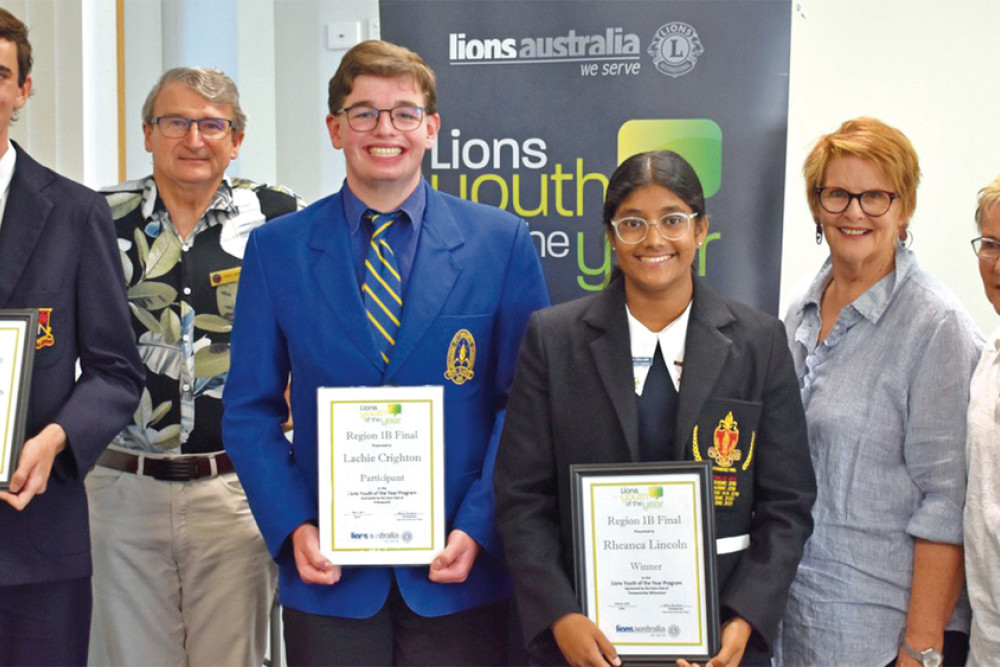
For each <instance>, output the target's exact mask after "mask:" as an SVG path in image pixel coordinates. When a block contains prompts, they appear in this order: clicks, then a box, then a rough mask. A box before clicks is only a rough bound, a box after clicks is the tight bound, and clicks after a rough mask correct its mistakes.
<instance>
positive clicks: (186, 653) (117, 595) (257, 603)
mask: <svg viewBox="0 0 1000 667" xmlns="http://www.w3.org/2000/svg"><path fill="white" fill-rule="evenodd" d="M86 484H87V496H88V499H89V501H90V527H91V540H92V542H93V557H94V616H93V629H92V632H91V643H90V664H91V665H171V666H173V665H177V666H185V665H193V666H197V665H246V666H255V667H256V666H258V665H261V664H262V662H263V659H264V650H265V646H266V643H267V629H268V614H269V612H270V609H271V603H272V601H273V599H274V591H275V585H276V580H277V572H276V569H275V566H274V563H273V562H272V561H271V558H270V556H269V555H268V553H267V550H266V548H265V546H264V541H263V539H262V538H261V536H260V531H259V530H258V529H257V524H256V523H255V522H254V519H253V515H252V514H251V513H250V507H249V505H248V504H247V499H246V494H245V493H244V492H243V487H242V486H241V485H240V482H239V480H238V479H237V477H236V474H235V473H229V474H227V475H220V476H219V477H214V478H211V479H202V480H196V481H192V482H161V481H158V480H155V479H152V478H149V477H140V476H138V475H135V474H132V473H127V472H121V471H118V470H112V469H109V468H104V467H101V466H97V468H95V469H94V470H93V471H92V472H91V473H90V475H89V476H88V477H87V481H86Z"/></svg>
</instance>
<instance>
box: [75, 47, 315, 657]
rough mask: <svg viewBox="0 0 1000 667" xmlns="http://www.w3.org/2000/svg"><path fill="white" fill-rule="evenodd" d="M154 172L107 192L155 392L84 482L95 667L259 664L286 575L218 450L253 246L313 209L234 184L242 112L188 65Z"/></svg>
mask: <svg viewBox="0 0 1000 667" xmlns="http://www.w3.org/2000/svg"><path fill="white" fill-rule="evenodd" d="M142 115H143V125H142V127H143V133H144V135H145V145H146V150H147V151H149V152H150V153H151V154H152V157H153V174H152V176H150V177H147V178H145V179H141V180H138V181H130V182H127V183H123V184H121V185H118V186H116V187H112V188H108V189H106V190H105V191H104V192H105V195H106V197H107V200H108V203H109V204H110V206H111V210H112V215H113V217H114V219H115V226H116V228H117V234H118V247H119V250H120V254H121V261H122V267H123V269H124V277H125V283H126V285H127V287H128V299H129V306H130V307H131V311H132V326H133V329H134V331H135V336H136V342H137V343H138V345H139V351H140V354H141V356H142V359H143V361H144V362H145V366H146V386H145V389H144V391H143V394H142V400H141V402H140V404H139V408H138V409H137V410H136V412H135V415H134V419H133V422H132V423H131V424H130V425H128V426H126V427H125V429H124V430H123V431H122V432H121V433H120V434H119V435H118V437H116V438H115V440H114V442H113V443H112V446H111V447H110V448H109V449H108V450H107V451H106V452H105V453H104V454H103V455H102V456H101V458H100V459H99V460H98V463H97V468H96V469H95V470H94V472H93V473H92V474H91V476H90V477H89V478H88V480H87V489H88V496H89V498H90V502H91V528H92V531H93V534H94V537H93V541H94V626H95V628H96V632H95V641H94V642H92V650H91V658H92V660H91V662H92V664H94V663H98V664H103V663H105V662H110V663H111V664H148V663H151V662H156V663H162V664H220V665H221V664H234V665H235V664H242V665H259V664H261V663H262V660H263V654H264V648H265V644H266V634H267V619H268V612H269V610H270V606H271V602H272V600H273V595H274V589H275V570H274V565H273V563H272V562H271V560H270V558H269V556H268V553H267V550H266V549H265V547H264V543H263V541H262V539H261V536H260V533H259V531H258V530H257V526H256V524H255V523H254V519H253V516H252V515H251V513H250V509H249V508H248V506H247V501H246V496H245V494H244V493H243V489H242V486H241V485H240V482H239V480H238V479H237V478H236V473H235V472H234V471H233V465H232V462H231V461H230V460H229V457H228V456H227V455H226V453H225V451H224V450H223V444H222V431H221V425H222V401H221V397H222V390H223V387H224V386H225V383H226V378H227V376H228V374H229V331H230V329H231V327H232V322H233V309H234V306H235V302H236V288H237V284H238V280H239V275H240V265H241V263H242V258H243V250H244V246H245V245H246V241H247V237H248V235H249V234H250V231H251V230H252V229H254V228H256V227H258V226H259V225H261V224H262V223H264V221H265V220H268V219H271V218H274V217H277V216H279V215H283V214H285V213H289V212H292V211H295V210H297V209H298V208H301V206H302V202H301V201H300V200H299V199H298V198H297V197H296V196H295V195H294V194H292V193H290V192H289V191H287V190H285V189H283V188H280V187H269V186H266V185H258V184H256V183H253V182H251V181H247V180H243V179H236V178H233V179H229V178H227V177H226V176H225V172H226V168H227V167H228V166H229V162H230V161H231V160H233V159H235V158H236V157H237V155H238V153H239V149H240V144H241V143H242V141H243V136H244V127H245V125H246V115H245V114H244V113H243V110H242V109H241V108H240V104H239V96H238V92H237V90H236V86H235V84H234V83H233V81H232V80H231V79H230V78H229V77H227V76H226V75H225V74H223V73H222V72H220V71H218V70H212V69H201V68H183V67H182V68H176V69H172V70H170V71H168V72H166V73H165V74H164V75H163V77H161V79H160V81H159V82H158V83H157V84H156V86H155V87H154V88H153V90H152V91H151V92H150V94H149V96H148V97H147V98H146V103H145V105H144V106H143V110H142Z"/></svg>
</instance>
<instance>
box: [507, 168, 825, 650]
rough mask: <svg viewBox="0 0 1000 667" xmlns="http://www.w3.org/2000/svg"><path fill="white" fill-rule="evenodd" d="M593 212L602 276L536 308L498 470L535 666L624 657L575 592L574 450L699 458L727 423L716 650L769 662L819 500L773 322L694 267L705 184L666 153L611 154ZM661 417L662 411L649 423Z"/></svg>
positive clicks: (719, 468)
mask: <svg viewBox="0 0 1000 667" xmlns="http://www.w3.org/2000/svg"><path fill="white" fill-rule="evenodd" d="M603 221H604V226H605V230H606V233H607V235H608V239H609V241H610V242H611V244H612V247H613V248H614V250H615V255H616V257H617V267H616V269H615V272H614V274H613V276H612V279H611V282H610V284H609V285H608V287H607V288H606V289H605V290H604V291H602V292H600V293H597V294H594V295H591V296H587V297H584V298H582V299H578V300H575V301H572V302H569V303H564V304H561V305H558V306H555V307H553V308H550V309H547V310H543V311H539V312H537V313H535V314H534V315H533V316H532V318H531V321H530V324H529V327H528V332H527V334H526V336H525V341H524V343H523V345H522V348H521V354H520V358H519V362H518V369H517V372H516V375H515V379H514V385H513V388H512V391H511V394H510V399H509V401H508V405H507V415H506V420H505V425H504V432H503V436H502V438H501V443H500V450H499V454H498V459H497V464H496V471H495V475H494V479H495V483H496V492H497V520H498V525H499V528H500V532H501V535H502V537H503V539H504V544H505V555H506V557H507V560H508V563H509V564H510V568H511V571H512V573H513V575H514V585H515V598H516V600H517V606H518V608H519V611H520V615H521V624H522V630H523V632H524V636H525V640H526V644H527V647H528V650H529V653H530V654H531V655H532V658H533V660H535V661H536V664H565V663H567V662H568V663H569V664H572V665H606V664H609V663H610V664H619V662H620V661H619V658H618V655H617V653H616V651H615V648H614V646H613V645H612V644H611V643H610V642H609V641H608V640H607V638H606V637H605V636H604V634H603V633H602V632H601V630H600V629H598V628H597V627H596V626H595V625H594V623H593V622H592V621H591V620H590V619H589V618H587V617H586V616H584V615H583V614H581V610H580V607H579V604H578V602H577V598H576V593H575V590H574V588H575V587H574V583H573V581H574V577H573V544H572V517H571V509H570V493H571V491H570V476H569V468H570V465H572V464H575V463H612V462H638V461H657V460H660V461H677V460H710V459H709V453H708V450H709V449H710V446H711V444H712V439H713V435H712V434H713V433H714V431H715V430H716V429H717V428H723V426H722V423H723V422H727V420H728V424H729V425H730V426H732V422H733V421H735V422H736V428H737V429H738V432H739V439H738V442H737V443H736V449H738V450H741V451H739V452H738V453H732V458H731V460H729V461H726V460H720V459H719V458H715V460H714V461H713V476H723V477H725V478H726V479H731V480H732V481H733V483H732V484H731V485H730V486H729V487H728V489H729V490H728V491H724V492H722V493H720V494H718V495H717V496H716V507H715V520H716V536H717V538H719V540H718V544H720V545H725V546H724V547H723V546H720V553H719V555H718V557H717V570H718V583H719V599H718V603H719V609H720V611H721V621H722V633H721V635H722V637H721V638H722V647H721V650H720V652H719V653H718V654H717V655H716V656H714V657H713V658H712V660H711V664H712V665H713V666H714V667H735V666H736V665H739V664H744V665H750V664H753V665H757V664H760V665H765V664H769V658H770V653H771V643H772V641H773V639H774V637H775V634H776V632H777V627H778V623H779V621H780V619H781V617H782V615H783V613H784V609H785V601H786V597H787V594H788V587H789V585H790V583H791V581H792V578H793V577H794V575H795V570H796V567H797V565H798V562H799V558H800V555H801V553H802V546H803V544H804V543H805V541H806V539H807V538H808V537H809V534H810V532H811V530H812V518H811V515H810V509H811V507H812V503H813V499H814V498H815V479H814V476H813V470H812V464H811V462H810V459H809V447H808V442H807V440H806V437H807V436H806V424H805V417H804V414H803V410H802V404H801V401H800V399H799V389H798V383H797V382H796V379H795V372H794V367H793V364H792V359H791V356H790V354H789V352H788V347H787V342H786V338H785V333H784V329H783V327H782V325H781V323H780V322H779V321H778V320H777V319H776V318H774V317H772V316H770V315H767V314H764V313H761V312H759V311H756V310H754V309H751V308H749V307H747V306H745V305H743V304H740V303H737V302H735V301H731V300H728V299H725V298H723V297H720V296H718V295H717V294H715V293H714V292H713V291H712V290H710V289H709V288H708V287H707V285H705V283H704V282H703V281H702V280H701V279H699V278H696V277H695V276H694V273H693V271H692V263H693V261H694V258H695V256H696V255H697V250H698V247H699V246H700V245H701V244H702V243H704V240H705V236H706V234H707V232H708V225H709V221H708V217H707V215H706V212H705V199H704V194H703V191H702V186H701V183H700V181H699V180H698V177H697V175H696V174H695V172H694V169H693V168H692V167H691V165H690V164H688V163H687V162H686V161H685V160H684V159H683V158H682V157H680V156H679V155H677V154H676V153H673V152H670V151H659V152H651V153H643V154H639V155H635V156H632V157H630V158H629V159H627V160H626V161H625V162H623V163H622V164H621V165H620V166H619V167H618V169H617V170H616V171H615V173H614V174H613V175H612V177H611V180H610V182H609V185H608V190H607V196H606V199H605V203H604V211H603ZM643 231H644V232H645V233H644V234H643V233H642V232H643ZM640 236H641V237H642V238H639V237H640ZM637 239H638V240H637ZM664 359H669V360H670V363H666V362H665V361H663V360H664ZM681 369H683V381H682V377H681V376H682V374H681V372H680V371H681ZM667 374H669V378H668V379H667V378H664V376H665V375H667ZM654 376H657V377H658V378H659V379H657V380H656V381H654V380H653V377H654ZM647 379H648V380H649V384H650V385H651V386H652V385H654V384H655V385H656V386H658V387H662V388H663V392H662V393H663V397H660V396H656V400H653V398H654V392H652V391H649V392H648V395H647V400H646V401H645V403H644V405H643V406H640V404H641V403H643V401H642V394H643V393H644V392H643V390H644V388H646V387H645V385H646V384H647ZM668 383H669V384H668ZM668 394H669V396H668ZM664 405H667V406H671V407H669V408H668V409H665V410H664V409H663V406H664ZM651 410H652V412H650V411H651ZM657 410H660V412H662V413H665V414H659V415H658V414H657V412H656V411H657ZM661 418H666V419H667V420H668V424H669V425H668V426H666V427H663V428H659V427H658V428H650V427H651V426H655V425H656V423H657V420H658V419H661ZM699 431H700V432H701V434H702V435H701V438H700V439H701V444H700V446H699V444H698V435H697V434H698V432H699ZM712 449H713V450H714V448H712ZM715 456H716V457H717V456H718V454H716V455H715ZM737 456H739V457H740V458H739V459H737V458H736V457H737ZM722 464H726V465H722ZM679 664H681V665H683V664H685V663H684V661H681V662H680V663H679Z"/></svg>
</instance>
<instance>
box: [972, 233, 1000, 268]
mask: <svg viewBox="0 0 1000 667" xmlns="http://www.w3.org/2000/svg"><path fill="white" fill-rule="evenodd" d="M972 250H973V251H974V252H975V253H976V257H978V258H979V259H980V260H981V261H983V262H995V261H997V260H998V259H1000V241H997V240H996V239H988V238H986V237H985V236H980V237H979V238H977V239H972Z"/></svg>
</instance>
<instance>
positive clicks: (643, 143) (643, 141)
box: [618, 118, 722, 199]
mask: <svg viewBox="0 0 1000 667" xmlns="http://www.w3.org/2000/svg"><path fill="white" fill-rule="evenodd" d="M664 150H669V151H674V152H675V153H677V154H679V155H680V156H681V157H683V158H684V159H685V160H687V161H688V162H690V163H691V166H692V167H694V170H695V172H696V173H697V174H698V178H699V179H701V186H702V188H703V189H704V190H705V198H706V199H708V198H709V197H711V196H712V195H714V194H715V193H716V192H718V191H719V186H720V185H721V184H722V128H721V127H719V125H718V123H716V122H715V121H714V120H709V119H707V118H687V119H658V120H656V119H643V120H630V121H626V122H625V123H624V124H623V125H622V126H621V128H620V129H619V130H618V164H621V163H622V162H624V161H625V160H626V159H628V158H629V157H631V156H633V155H635V154H636V153H645V152H646V151H664Z"/></svg>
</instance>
